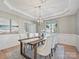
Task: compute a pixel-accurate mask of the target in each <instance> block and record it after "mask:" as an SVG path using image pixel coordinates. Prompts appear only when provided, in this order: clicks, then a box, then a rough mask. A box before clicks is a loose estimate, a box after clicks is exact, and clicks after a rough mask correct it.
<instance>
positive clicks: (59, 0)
mask: <svg viewBox="0 0 79 59" xmlns="http://www.w3.org/2000/svg"><path fill="white" fill-rule="evenodd" d="M43 1H45V2H44V3H43V4H42V7H41V10H39V9H38V8H37V6H39V5H41V4H40V3H41V0H4V1H3V5H6V8H7V7H8V8H9V10H11V12H12V10H13V11H15V12H17V13H20V14H24V15H25V16H29V17H31V18H38V16H39V12H41V16H42V18H44V19H45V18H51V17H53V18H55V17H58V16H62V15H68V14H74V13H75V12H76V11H77V9H78V8H77V7H78V4H77V2H78V0H43ZM1 2H2V0H1ZM1 5H2V4H1ZM3 5H2V6H3Z"/></svg>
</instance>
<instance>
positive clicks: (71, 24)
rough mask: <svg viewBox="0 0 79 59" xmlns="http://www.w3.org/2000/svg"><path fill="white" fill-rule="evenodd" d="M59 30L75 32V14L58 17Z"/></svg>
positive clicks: (67, 32) (60, 31)
mask: <svg viewBox="0 0 79 59" xmlns="http://www.w3.org/2000/svg"><path fill="white" fill-rule="evenodd" d="M57 23H58V32H59V33H66V34H74V33H75V16H66V17H62V18H59V19H57Z"/></svg>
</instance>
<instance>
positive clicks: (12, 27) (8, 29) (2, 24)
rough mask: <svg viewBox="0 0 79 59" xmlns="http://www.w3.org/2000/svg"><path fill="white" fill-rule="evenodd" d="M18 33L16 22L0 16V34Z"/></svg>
mask: <svg viewBox="0 0 79 59" xmlns="http://www.w3.org/2000/svg"><path fill="white" fill-rule="evenodd" d="M2 33H4V34H5V33H18V24H17V23H16V22H15V21H14V20H9V19H5V18H0V34H2Z"/></svg>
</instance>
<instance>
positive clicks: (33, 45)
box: [19, 37, 45, 59]
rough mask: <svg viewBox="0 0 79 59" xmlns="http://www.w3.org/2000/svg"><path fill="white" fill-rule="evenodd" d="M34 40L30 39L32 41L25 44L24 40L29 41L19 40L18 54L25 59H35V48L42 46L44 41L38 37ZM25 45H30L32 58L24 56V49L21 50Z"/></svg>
mask: <svg viewBox="0 0 79 59" xmlns="http://www.w3.org/2000/svg"><path fill="white" fill-rule="evenodd" d="M36 38H37V37H34V38H31V39H33V41H29V42H27V41H26V40H30V39H23V40H19V41H20V53H21V55H23V56H24V57H25V58H27V59H37V47H38V45H39V43H42V44H44V41H45V40H44V39H41V38H39V37H38V39H36ZM25 41H26V42H25ZM26 45H31V47H32V53H33V54H32V57H29V56H27V55H26V53H25V50H26V48H24V49H23V47H25V46H26Z"/></svg>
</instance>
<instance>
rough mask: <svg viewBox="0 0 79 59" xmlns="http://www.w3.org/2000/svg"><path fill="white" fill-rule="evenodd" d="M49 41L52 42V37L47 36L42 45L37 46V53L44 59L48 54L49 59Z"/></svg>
mask: <svg viewBox="0 0 79 59" xmlns="http://www.w3.org/2000/svg"><path fill="white" fill-rule="evenodd" d="M51 43H52V38H51V36H48V37H47V39H46V40H45V43H44V45H42V46H39V47H38V48H37V54H39V55H41V56H44V57H45V59H46V57H47V56H49V57H50V59H51Z"/></svg>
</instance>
